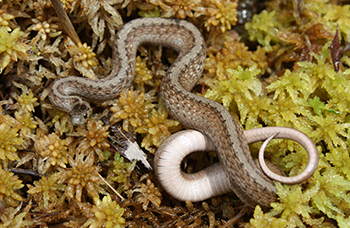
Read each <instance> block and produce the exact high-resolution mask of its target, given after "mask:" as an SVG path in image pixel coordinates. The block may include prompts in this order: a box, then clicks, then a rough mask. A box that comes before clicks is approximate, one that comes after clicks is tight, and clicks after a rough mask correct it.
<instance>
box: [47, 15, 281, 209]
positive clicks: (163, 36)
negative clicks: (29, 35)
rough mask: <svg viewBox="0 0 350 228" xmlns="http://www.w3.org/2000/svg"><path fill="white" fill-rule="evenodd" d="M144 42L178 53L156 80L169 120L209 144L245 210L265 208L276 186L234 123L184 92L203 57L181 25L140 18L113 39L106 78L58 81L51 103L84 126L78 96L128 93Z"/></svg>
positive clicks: (84, 107) (200, 43) (188, 28)
mask: <svg viewBox="0 0 350 228" xmlns="http://www.w3.org/2000/svg"><path fill="white" fill-rule="evenodd" d="M144 43H152V44H155V45H163V46H166V47H170V48H173V49H175V50H176V51H177V52H178V53H179V56H178V58H177V59H176V60H175V62H174V63H173V64H172V65H171V66H170V68H169V69H168V71H167V74H166V76H165V78H164V79H163V81H162V84H161V88H160V97H161V99H162V101H163V103H164V106H165V107H166V109H167V111H168V112H169V114H170V115H171V116H172V117H173V118H175V119H176V120H178V121H179V122H180V123H182V124H183V125H185V126H186V127H188V128H192V129H196V130H199V131H201V132H203V133H204V134H206V135H207V136H208V137H209V138H210V139H211V140H212V142H213V143H214V144H215V148H216V150H217V151H218V154H219V159H220V162H221V166H222V167H223V169H224V172H225V173H226V175H227V176H229V178H230V183H231V189H232V191H234V192H235V193H236V195H237V196H238V197H239V198H240V199H242V200H243V201H244V202H245V203H246V204H247V205H250V206H254V205H256V204H260V205H263V206H268V205H269V204H270V203H271V202H274V201H276V187H275V185H274V184H273V182H272V181H271V180H270V179H269V178H267V177H266V176H265V175H264V173H263V172H262V171H261V170H260V169H259V168H258V167H257V166H256V164H255V162H254V160H253V158H252V157H251V155H250V151H249V147H248V143H247V140H246V138H245V137H244V134H243V129H242V128H241V126H240V125H239V123H238V122H237V121H236V120H235V118H234V117H233V116H232V115H231V114H230V113H229V112H228V111H227V110H226V109H225V108H224V107H223V106H222V105H220V104H219V103H217V102H215V101H212V100H209V99H206V98H204V97H201V96H197V95H195V94H193V93H191V92H190V91H191V90H192V88H193V87H194V85H195V83H196V82H197V80H198V79H199V78H200V77H201V74H202V71H203V66H204V62H205V58H206V52H205V44H204V39H203V37H202V34H201V33H200V32H199V30H198V29H197V28H196V27H195V26H194V25H193V24H191V23H189V22H187V21H184V20H174V19H162V18H142V19H136V20H133V21H131V22H129V23H127V24H126V25H125V26H124V27H123V28H122V29H121V30H120V31H119V32H118V34H117V36H116V38H115V45H114V46H115V49H114V52H113V61H114V63H113V64H114V65H113V69H112V72H111V73H110V75H108V76H107V77H106V78H104V79H101V80H97V81H95V80H90V79H87V78H81V77H66V78H62V79H59V80H57V81H55V82H54V83H53V85H52V87H51V90H52V91H51V93H50V95H49V98H50V100H51V103H52V104H53V105H54V106H56V107H57V108H59V109H61V110H64V111H66V112H69V113H70V115H71V121H72V123H73V124H75V125H79V124H82V123H84V122H85V120H86V119H87V118H88V116H89V114H90V112H91V108H90V105H89V103H88V102H87V101H86V100H84V99H82V97H84V98H88V99H91V100H96V101H99V100H107V99H114V98H116V97H117V96H118V95H119V93H120V92H121V90H122V89H123V88H128V87H129V86H130V85H131V83H132V80H133V77H134V72H135V61H136V51H137V47H138V46H139V45H141V44H144Z"/></svg>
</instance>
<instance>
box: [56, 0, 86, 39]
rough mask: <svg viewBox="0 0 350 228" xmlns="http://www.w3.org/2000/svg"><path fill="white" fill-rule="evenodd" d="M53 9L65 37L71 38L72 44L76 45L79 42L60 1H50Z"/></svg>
mask: <svg viewBox="0 0 350 228" xmlns="http://www.w3.org/2000/svg"><path fill="white" fill-rule="evenodd" d="M51 2H52V5H53V8H54V9H55V11H56V13H57V15H58V17H59V18H60V21H61V25H62V28H63V29H64V30H65V32H66V33H67V35H68V36H69V37H70V38H72V40H73V42H74V43H75V44H76V45H78V44H79V43H81V42H80V39H79V36H78V34H77V32H76V31H75V29H74V26H73V24H72V22H71V20H70V19H69V17H68V15H67V13H66V11H65V10H64V8H63V6H62V2H61V1H60V0H51Z"/></svg>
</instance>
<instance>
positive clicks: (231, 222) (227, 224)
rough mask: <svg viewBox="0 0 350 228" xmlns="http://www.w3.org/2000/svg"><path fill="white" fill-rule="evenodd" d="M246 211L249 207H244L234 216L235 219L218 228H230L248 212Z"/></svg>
mask: <svg viewBox="0 0 350 228" xmlns="http://www.w3.org/2000/svg"><path fill="white" fill-rule="evenodd" d="M248 210H249V207H244V208H243V209H242V210H241V211H240V212H239V213H238V214H237V215H235V217H233V218H231V219H230V220H228V221H227V222H226V223H225V224H224V225H222V226H219V228H225V227H228V226H231V225H232V224H234V223H235V222H237V221H238V219H240V218H242V217H243V215H245V213H247V212H248Z"/></svg>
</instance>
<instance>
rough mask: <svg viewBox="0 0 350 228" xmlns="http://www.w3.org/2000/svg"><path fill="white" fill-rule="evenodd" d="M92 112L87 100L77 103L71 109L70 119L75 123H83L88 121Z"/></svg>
mask: <svg viewBox="0 0 350 228" xmlns="http://www.w3.org/2000/svg"><path fill="white" fill-rule="evenodd" d="M90 113H91V107H90V105H89V104H88V103H87V102H82V103H80V102H79V103H78V102H77V103H76V104H74V105H73V106H72V110H71V111H70V113H69V114H70V121H71V123H72V124H73V125H81V124H83V123H85V122H86V120H87V118H89V116H90Z"/></svg>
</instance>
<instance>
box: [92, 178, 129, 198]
mask: <svg viewBox="0 0 350 228" xmlns="http://www.w3.org/2000/svg"><path fill="white" fill-rule="evenodd" d="M96 174H97V175H98V176H99V177H100V179H101V181H102V182H103V183H105V184H106V185H107V186H108V187H109V188H110V189H111V190H112V191H113V192H114V193H115V194H116V195H117V196H118V197H119V198H120V199H121V200H122V201H125V198H124V197H123V196H122V195H120V194H119V192H117V190H115V188H113V187H112V185H110V184H109V183H108V182H107V181H106V180H105V179H104V178H103V176H101V175H100V174H99V173H97V172H96Z"/></svg>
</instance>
